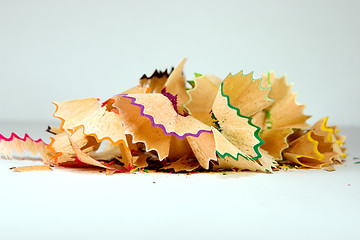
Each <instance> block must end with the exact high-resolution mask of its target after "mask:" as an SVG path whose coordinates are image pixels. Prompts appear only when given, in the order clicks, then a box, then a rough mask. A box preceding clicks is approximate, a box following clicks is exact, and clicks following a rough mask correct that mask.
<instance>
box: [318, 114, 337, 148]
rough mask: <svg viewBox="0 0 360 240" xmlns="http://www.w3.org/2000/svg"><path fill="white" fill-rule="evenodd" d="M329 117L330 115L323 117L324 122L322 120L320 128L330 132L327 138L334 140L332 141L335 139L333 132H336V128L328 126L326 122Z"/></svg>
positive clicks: (330, 140)
mask: <svg viewBox="0 0 360 240" xmlns="http://www.w3.org/2000/svg"><path fill="white" fill-rule="evenodd" d="M328 118H329V117H325V118H323V122H322V124H321V127H320V128H321V130H323V131H326V132H329V134H328V135H327V140H328V141H329V142H332V141H333V140H332V135H333V133H334V130H333V129H332V128H328V127H326V123H327V120H328Z"/></svg>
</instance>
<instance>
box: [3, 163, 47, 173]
mask: <svg viewBox="0 0 360 240" xmlns="http://www.w3.org/2000/svg"><path fill="white" fill-rule="evenodd" d="M10 169H11V170H14V171H15V172H32V171H52V169H51V167H50V166H49V165H36V166H25V167H12V168H10Z"/></svg>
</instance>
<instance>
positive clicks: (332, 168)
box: [325, 165, 335, 172]
mask: <svg viewBox="0 0 360 240" xmlns="http://www.w3.org/2000/svg"><path fill="white" fill-rule="evenodd" d="M325 170H326V171H328V172H333V171H335V168H334V166H332V165H331V166H328V167H327V168H325Z"/></svg>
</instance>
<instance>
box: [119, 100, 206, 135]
mask: <svg viewBox="0 0 360 240" xmlns="http://www.w3.org/2000/svg"><path fill="white" fill-rule="evenodd" d="M123 97H124V98H128V99H130V100H131V104H132V105H134V106H137V107H139V108H140V115H141V116H144V117H147V118H148V119H150V121H151V125H152V126H153V127H159V128H161V129H162V130H163V132H164V134H165V135H166V136H168V135H173V136H175V137H177V138H179V139H180V140H182V139H184V138H186V137H199V136H200V134H201V133H204V132H206V133H211V130H199V131H198V132H197V133H196V134H195V133H185V134H184V135H179V134H177V133H176V132H168V131H166V128H165V126H164V125H162V124H157V123H155V119H154V117H153V116H151V115H149V114H146V113H145V112H144V110H145V107H144V105H141V104H139V103H136V102H135V101H136V98H134V97H130V96H127V95H123Z"/></svg>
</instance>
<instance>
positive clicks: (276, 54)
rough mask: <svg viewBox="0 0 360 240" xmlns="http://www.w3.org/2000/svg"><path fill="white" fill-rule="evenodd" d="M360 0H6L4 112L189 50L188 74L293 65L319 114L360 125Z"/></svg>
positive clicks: (101, 91) (168, 62)
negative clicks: (358, 106)
mask: <svg viewBox="0 0 360 240" xmlns="http://www.w3.org/2000/svg"><path fill="white" fill-rule="evenodd" d="M359 9H360V3H359V1H344V0H342V1H314V0H311V1H239V0H237V1H210V0H207V1H189V0H182V1H109V0H102V1H90V0H87V1H81V0H80V1H79V0H70V1H68V0H62V1H52V0H44V1H41V0H32V1H26V0H15V1H14V0H0V121H51V119H52V113H53V112H54V110H55V107H54V106H53V105H52V104H51V101H63V100H70V99H75V98H84V97H100V98H101V99H105V98H108V97H110V96H112V95H114V94H117V93H119V92H122V91H123V90H126V89H128V88H130V87H131V86H134V85H136V84H137V82H138V79H139V78H140V77H141V75H142V74H143V73H146V74H151V73H152V72H153V71H154V69H155V68H160V69H165V68H169V67H171V66H174V65H176V64H177V63H178V62H179V61H180V60H181V58H183V57H187V58H188V62H187V64H186V66H185V74H186V76H187V78H188V79H192V78H193V75H194V72H199V73H204V74H205V73H206V74H216V75H218V76H219V77H221V78H224V77H225V76H226V75H227V74H228V73H229V72H232V73H237V72H239V71H240V70H244V72H245V73H248V72H251V71H254V76H255V77H260V75H261V74H262V73H266V72H268V71H270V70H274V71H275V73H277V75H283V74H287V75H288V80H289V82H294V83H295V90H296V91H298V92H299V98H298V101H299V102H300V103H304V104H306V105H307V107H306V110H305V112H306V113H307V114H310V115H313V116H314V118H313V119H312V120H311V121H310V123H311V122H315V121H316V120H317V119H319V118H321V117H324V116H330V123H331V124H339V125H340V126H343V125H359V121H358V119H359V117H360V112H359V111H358V110H357V109H358V108H357V107H356V106H357V104H358V103H359V100H360V96H359V94H358V92H359V90H360V84H359V74H358V69H359V64H360V44H359V43H360V31H359V29H360V18H359Z"/></svg>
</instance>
